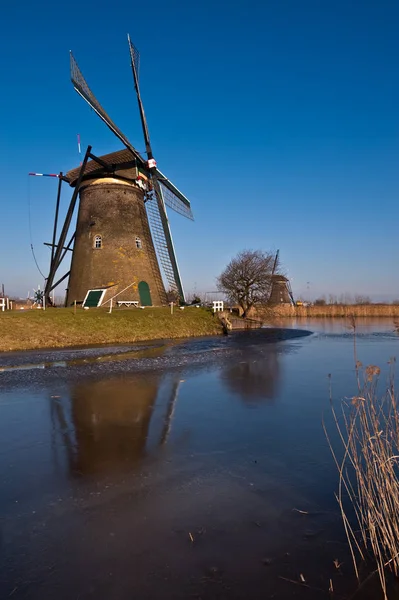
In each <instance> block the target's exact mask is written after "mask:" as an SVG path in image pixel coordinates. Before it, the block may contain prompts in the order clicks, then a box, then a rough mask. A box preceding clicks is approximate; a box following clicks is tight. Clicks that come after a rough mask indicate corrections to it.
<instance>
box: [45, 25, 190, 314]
mask: <svg viewBox="0 0 399 600" xmlns="http://www.w3.org/2000/svg"><path fill="white" fill-rule="evenodd" d="M128 43H129V51H130V58H131V68H132V74H133V80H134V87H135V91H136V96H137V101H138V106H139V112H140V118H141V124H142V129H143V134H144V142H145V148H146V155H147V156H146V158H144V157H142V156H141V155H140V154H139V152H138V151H137V150H136V149H135V148H134V147H133V146H132V144H131V143H130V142H129V140H128V139H127V137H126V136H125V135H124V134H123V133H122V131H121V130H120V129H119V128H118V127H117V126H116V125H115V123H114V122H113V121H112V120H111V119H110V117H109V116H108V114H107V113H106V112H105V110H104V109H103V108H102V106H101V105H100V103H99V102H98V100H97V99H96V98H95V96H94V94H93V93H92V92H91V90H90V88H89V86H88V85H87V83H86V80H85V79H84V77H83V75H82V73H81V71H80V69H79V67H78V65H77V63H76V61H75V59H74V57H73V55H72V53H71V55H70V62H71V80H72V83H73V86H74V88H75V90H76V91H77V92H78V94H79V95H80V96H81V97H82V98H83V99H84V100H85V101H86V102H87V103H88V104H89V106H90V107H91V108H92V109H93V110H94V111H95V112H96V113H97V115H98V116H99V117H100V118H101V119H102V121H103V122H104V123H105V124H106V125H107V126H108V127H109V128H110V130H111V131H112V132H113V133H114V134H115V136H116V137H117V138H118V139H119V140H120V141H121V142H122V143H123V145H124V146H125V149H123V150H119V151H117V152H112V153H111V154H106V155H104V156H99V157H97V156H95V155H94V154H93V153H92V152H91V146H89V147H88V148H87V151H86V154H85V156H84V159H83V161H82V164H81V165H80V166H79V167H78V168H76V169H73V170H71V171H69V172H68V173H66V175H63V174H62V173H60V175H59V176H58V177H59V186H58V196H57V203H56V214H55V221H54V230H53V242H52V244H49V245H50V246H51V248H52V253H51V263H50V272H49V276H48V278H47V282H46V288H45V294H46V298H47V300H48V301H50V293H51V291H52V290H53V289H54V288H55V287H56V286H57V285H59V284H60V283H61V282H62V281H63V280H65V279H68V287H67V299H66V303H67V305H70V304H72V303H74V302H75V301H76V302H77V303H84V304H85V306H93V307H94V306H101V305H102V304H104V302H105V303H106V302H107V301H108V300H109V299H110V298H111V297H113V298H116V299H117V300H118V301H126V302H135V303H137V304H140V305H143V306H151V305H162V304H166V302H167V292H173V294H174V295H175V296H178V297H179V298H180V301H182V302H184V301H185V297H184V290H183V285H182V281H181V277H180V272H179V268H178V263H177V258H176V254H175V250H174V246H173V241H172V235H171V231H170V227H169V221H168V216H167V212H166V205H167V206H169V207H170V208H172V209H173V210H175V211H176V212H178V213H180V214H182V215H183V216H185V217H187V218H189V219H192V218H193V216H192V212H191V206H190V202H189V200H188V199H187V198H186V197H185V196H184V195H183V194H182V193H181V192H180V191H179V190H178V189H177V188H176V186H174V185H173V183H172V182H171V181H170V180H169V179H168V178H167V177H165V175H163V174H162V173H161V171H159V169H158V168H157V164H156V161H155V159H154V156H153V153H152V148H151V143H150V138H149V133H148V127H147V121H146V117H145V113H144V108H143V103H142V100H141V95H140V89H139V81H138V68H139V54H138V52H137V50H136V48H135V47H134V46H133V44H132V42H131V41H130V38H129V36H128ZM63 181H65V182H67V183H68V184H69V185H70V186H71V187H72V188H73V194H72V198H71V201H70V204H69V207H68V210H67V214H66V218H65V221H64V223H63V225H62V228H61V232H60V234H59V237H58V240H57V241H56V239H57V228H58V212H59V204H60V194H61V185H62V182H63ZM78 198H79V208H78V214H77V221H76V229H75V230H74V231H70V229H71V222H72V217H73V214H74V210H75V208H76V204H77V202H78ZM69 236H70V239H69V241H68V242H67V239H68V237H69ZM68 251H71V252H72V260H71V267H70V270H69V271H68V272H67V273H65V274H64V275H63V276H62V277H61V278H59V279H57V278H56V273H57V272H58V269H59V267H60V265H61V263H62V261H63V259H64V258H65V256H66V255H67V253H68ZM56 279H57V280H56ZM55 280H56V281H55Z"/></svg>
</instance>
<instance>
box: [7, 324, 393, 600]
mask: <svg viewBox="0 0 399 600" xmlns="http://www.w3.org/2000/svg"><path fill="white" fill-rule="evenodd" d="M356 342H357V354H358V359H359V360H361V361H362V363H363V364H364V365H369V364H377V365H378V366H380V367H381V369H382V372H381V376H380V380H381V381H380V390H381V393H383V391H384V386H385V382H386V378H387V374H388V364H387V363H388V361H389V359H390V358H391V357H393V356H395V355H397V353H398V348H399V345H398V342H399V340H398V336H397V334H396V333H395V328H394V324H393V322H392V321H391V320H389V319H382V320H373V321H372V320H363V321H361V320H358V322H357V330H356ZM330 384H331V388H332V395H333V399H334V401H335V402H337V403H339V402H340V400H342V399H343V398H348V397H349V398H350V397H351V396H352V395H354V394H355V393H356V381H355V369H354V344H353V332H352V331H351V329H350V324H349V323H347V322H346V321H344V320H342V321H341V320H336V321H332V320H321V321H309V322H307V321H303V320H302V321H297V322H290V323H285V325H284V328H283V329H278V328H275V329H274V328H269V329H264V330H257V331H252V332H245V333H244V332H242V333H239V332H236V333H234V334H233V335H231V336H228V337H220V338H206V339H205V338H203V339H195V340H183V341H174V342H156V343H155V342H154V343H152V344H148V343H147V344H136V345H132V346H124V347H117V348H100V349H96V348H90V349H86V350H81V349H74V350H68V351H66V350H64V351H54V352H50V351H42V352H25V353H13V354H4V355H2V356H0V485H1V488H0V567H1V569H0V598H8V597H11V598H13V599H14V600H16V599H24V598H29V599H33V600H36V599H37V600H39V599H40V600H42V599H43V598H46V599H52V598H56V599H57V600H64V599H65V600H67V599H68V600H70V599H72V598H73V599H78V598H79V599H85V598H104V599H108V598H112V599H118V600H119V599H120V600H125V599H128V598H129V599H131V598H138V599H147V598H148V599H150V598H151V599H156V598H160V599H161V598H168V599H169V598H173V599H180V598H181V599H183V598H184V599H188V598H197V599H214V598H215V599H217V598H232V599H236V598H237V599H248V600H250V599H257V598H263V599H265V598H281V599H283V598H284V599H285V598H307V599H313V598H328V597H333V598H351V597H352V595H353V593H354V592H355V590H356V587H357V584H356V580H355V578H354V575H353V569H352V565H351V559H350V555H349V552H348V548H347V544H346V539H345V534H344V531H343V527H342V522H341V517H340V512H339V509H338V505H337V502H336V500H335V496H334V494H335V492H336V490H337V485H338V475H337V470H336V467H335V465H334V462H333V459H332V456H331V452H330V449H329V447H328V444H327V441H326V436H325V433H324V431H323V427H322V420H323V419H324V421H325V423H326V427H327V429H328V430H329V432H331V438H332V440H333V443H334V444H335V443H336V444H338V440H337V436H336V432H335V429H334V424H333V421H332V417H331V409H330ZM337 565H338V566H337ZM376 583H377V581H376V580H373V578H372V579H371V580H370V582H369V583H368V584H367V585H366V586H364V588H363V589H362V590H360V591H359V592H358V593H357V594H356V599H357V600H358V599H366V598H367V599H369V598H374V599H376V598H379V597H381V596H380V594H379V592H378V586H377V585H376ZM331 587H332V590H333V593H332V595H331V591H330V596H329V589H330V590H331ZM392 594H394V592H392ZM392 597H395V598H396V597H398V596H395V595H392Z"/></svg>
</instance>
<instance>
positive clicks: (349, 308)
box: [273, 304, 399, 318]
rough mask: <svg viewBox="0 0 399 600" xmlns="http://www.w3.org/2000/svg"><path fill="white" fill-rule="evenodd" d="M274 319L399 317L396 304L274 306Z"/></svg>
mask: <svg viewBox="0 0 399 600" xmlns="http://www.w3.org/2000/svg"><path fill="white" fill-rule="evenodd" d="M273 315H274V316H276V317H281V318H284V317H304V318H312V317H327V318H328V317H331V318H338V317H339V318H342V317H350V316H354V317H392V318H394V317H399V305H397V304H327V305H326V306H289V305H284V306H276V307H273Z"/></svg>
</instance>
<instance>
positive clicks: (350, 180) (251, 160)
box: [0, 0, 399, 300]
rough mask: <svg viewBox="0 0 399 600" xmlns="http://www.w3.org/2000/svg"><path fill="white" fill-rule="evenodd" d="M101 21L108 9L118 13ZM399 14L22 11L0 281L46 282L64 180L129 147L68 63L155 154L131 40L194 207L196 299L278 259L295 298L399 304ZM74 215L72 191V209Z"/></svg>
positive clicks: (216, 2)
mask: <svg viewBox="0 0 399 600" xmlns="http://www.w3.org/2000/svg"><path fill="white" fill-rule="evenodd" d="M102 6H103V7H102ZM398 26H399V2H398V1H397V0H380V1H379V2H376V1H375V0H373V1H371V0H352V1H350V0H335V1H334V2H327V1H326V0H303V1H302V2H298V1H297V0H268V1H267V0H263V1H258V0H254V1H252V2H242V1H241V2H237V1H236V0H230V1H229V2H227V1H225V0H223V1H222V0H202V1H198V2H188V1H183V0H172V1H169V2H165V1H164V2H161V1H160V0H153V1H151V2H150V3H145V2H141V3H135V2H131V1H126V0H121V1H116V2H114V3H113V4H112V10H111V9H110V7H109V6H108V8H106V7H105V5H101V3H98V2H92V1H91V0H88V1H86V2H77V1H76V0H71V1H70V2H68V3H55V2H48V1H40V0H39V1H37V2H34V3H32V2H27V1H26V0H22V1H20V2H16V3H7V4H6V5H5V6H4V7H2V16H1V21H0V56H1V58H0V67H1V79H2V91H1V94H0V174H1V179H2V188H1V191H0V208H1V214H0V236H1V248H2V251H1V255H0V280H1V281H0V283H1V282H4V283H5V285H6V289H7V291H8V292H9V293H16V294H20V295H23V296H25V295H26V293H27V291H28V290H32V288H33V287H36V286H37V284H38V283H42V278H41V276H40V274H39V273H38V271H37V269H36V266H35V264H34V261H33V258H32V255H31V251H30V243H31V241H30V235H29V219H28V212H29V211H28V208H29V204H30V210H31V229H32V241H33V245H34V248H35V252H36V255H37V259H38V262H39V265H40V267H41V268H42V270H43V271H44V272H47V269H48V260H49V250H48V248H46V247H45V246H43V242H44V241H50V238H51V228H52V219H53V211H54V203H55V195H56V186H57V182H56V180H52V179H44V178H28V175H27V173H28V172H29V171H38V172H55V173H57V172H59V171H60V170H63V171H67V170H68V169H70V168H72V167H74V166H76V165H77V164H78V162H79V157H78V153H77V145H76V134H77V133H80V136H81V140H82V146H83V147H84V146H86V145H87V144H91V145H92V146H93V151H94V152H95V153H96V154H98V155H100V154H101V153H106V152H111V151H113V150H117V149H119V148H120V147H121V145H120V143H119V141H118V140H116V139H115V138H114V137H113V135H112V134H111V133H110V132H109V131H108V129H107V128H106V127H105V126H104V125H103V123H102V122H101V121H100V120H99V119H98V118H97V117H96V115H95V114H94V113H92V112H91V111H90V109H89V107H88V106H87V105H86V104H85V103H84V102H83V100H82V99H81V98H79V96H78V95H77V94H76V93H75V92H74V90H73V88H72V85H71V83H70V81H69V50H70V49H72V50H73V52H74V55H75V57H76V59H77V61H78V63H79V65H80V67H81V69H82V71H83V74H84V75H85V77H86V79H87V80H88V83H89V85H90V86H91V88H92V90H93V92H94V93H95V94H96V96H97V97H98V98H99V100H100V102H101V103H102V104H103V106H104V107H105V109H106V110H107V111H108V112H109V114H110V115H111V117H112V118H113V119H114V120H115V121H116V123H117V124H118V126H119V127H120V128H121V129H122V130H123V131H124V133H125V134H126V135H127V137H128V138H129V139H130V140H131V142H132V143H133V144H134V145H135V146H136V147H137V148H138V149H139V150H140V151H143V150H144V144H143V140H142V133H141V128H140V120H139V116H138V110H137V106H136V100H135V97H134V94H133V86H132V79H131V73H130V68H129V56H128V48H127V42H126V34H127V32H130V35H131V37H132V39H133V41H134V43H135V45H136V46H137V47H138V48H139V50H140V52H141V71H140V81H141V91H142V97H143V101H144V105H145V110H146V115H147V119H148V123H149V129H150V135H151V141H152V146H153V150H154V154H155V157H156V159H157V161H158V166H159V168H160V169H161V170H162V171H163V172H164V173H166V174H167V175H168V176H169V177H170V178H171V179H172V181H174V183H175V184H176V185H177V186H178V187H179V188H180V189H182V191H184V192H185V193H186V195H187V196H188V197H189V198H190V200H191V201H192V206H193V210H194V216H195V221H194V222H193V223H192V222H190V221H187V220H186V219H183V218H182V217H180V216H178V215H174V214H172V212H171V211H170V219H171V224H172V233H173V236H174V241H175V246H176V250H177V255H178V260H179V264H180V267H181V271H182V277H183V282H184V285H185V288H186V290H187V291H193V290H194V289H196V290H197V291H208V290H213V289H215V278H216V276H217V275H218V274H219V273H220V272H221V270H222V269H223V267H224V266H225V265H226V263H227V262H228V261H229V260H230V258H232V257H233V256H234V255H235V254H236V253H237V252H238V251H239V250H242V249H245V248H253V249H258V248H260V249H265V250H269V249H271V250H276V249H277V248H279V249H280V254H281V259H282V262H283V265H284V267H285V269H286V271H287V272H288V275H289V276H290V277H291V278H292V286H293V289H294V293H295V294H297V295H300V294H305V295H308V296H310V297H316V296H318V295H320V294H323V293H325V294H329V293H335V294H341V293H345V292H346V293H351V294H355V293H358V294H368V295H370V296H372V297H373V298H374V299H376V300H380V299H381V300H382V299H394V298H398V297H399V280H398V254H399V241H398V235H397V228H398V216H399V208H398V206H399V205H398V195H399V177H398V164H399V108H398V107H399V63H398V56H399V38H398V35H397V31H398ZM68 200H69V191H68V190H67V188H65V189H64V195H63V205H64V207H65V206H66V203H67V201H68Z"/></svg>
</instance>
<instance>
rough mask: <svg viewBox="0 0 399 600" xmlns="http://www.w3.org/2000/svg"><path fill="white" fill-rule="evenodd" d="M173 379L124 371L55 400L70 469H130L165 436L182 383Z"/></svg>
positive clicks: (177, 376) (87, 470)
mask: <svg viewBox="0 0 399 600" xmlns="http://www.w3.org/2000/svg"><path fill="white" fill-rule="evenodd" d="M179 379H180V376H179V374H176V377H174V378H173V379H170V378H164V379H161V377H160V376H157V375H152V376H151V377H140V376H134V375H132V376H125V377H123V378H122V377H118V378H112V379H105V380H100V381H88V382H85V383H79V384H76V385H75V386H74V387H73V388H72V390H71V397H70V402H69V403H65V402H63V403H60V402H56V403H53V402H52V405H51V406H52V415H53V417H55V421H56V422H57V429H58V433H59V434H60V435H61V436H62V444H63V445H64V446H65V448H66V451H67V454H68V459H69V464H70V468H71V470H72V471H73V472H75V473H81V474H87V473H98V472H103V471H117V470H120V469H122V470H123V469H129V467H131V466H132V465H134V464H135V463H137V461H139V460H140V459H141V458H142V457H143V456H145V455H146V454H148V452H149V449H150V447H151V448H153V447H154V446H159V445H160V444H164V443H166V441H167V438H168V435H169V432H170V429H171V421H172V418H173V412H174V406H175V402H176V399H177V392H178V387H179Z"/></svg>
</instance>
